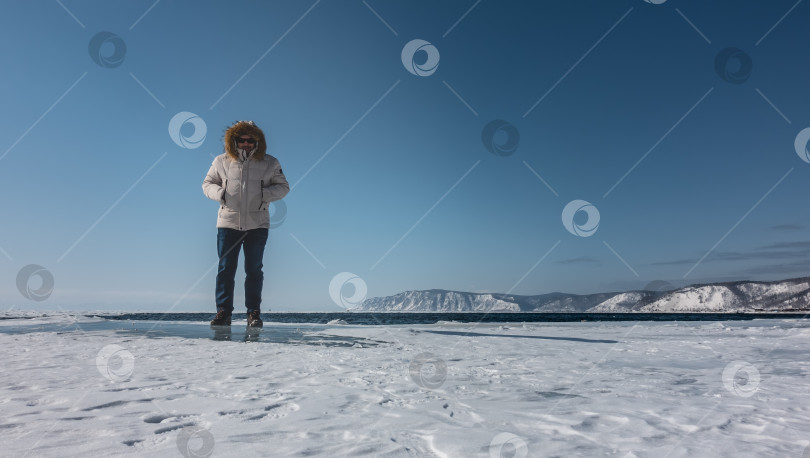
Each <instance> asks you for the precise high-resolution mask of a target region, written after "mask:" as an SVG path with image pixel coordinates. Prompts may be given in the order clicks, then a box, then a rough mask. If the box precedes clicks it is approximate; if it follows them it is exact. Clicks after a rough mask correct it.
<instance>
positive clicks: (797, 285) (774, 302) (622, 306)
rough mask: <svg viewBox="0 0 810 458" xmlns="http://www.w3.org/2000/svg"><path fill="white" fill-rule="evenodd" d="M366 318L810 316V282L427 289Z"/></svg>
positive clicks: (377, 301)
mask: <svg viewBox="0 0 810 458" xmlns="http://www.w3.org/2000/svg"><path fill="white" fill-rule="evenodd" d="M353 310H354V311H366V312H569V313H576V312H589V313H601V312H605V313H624V312H672V313H677V312H715V313H716V312H755V311H768V312H780V311H805V310H806V311H810V277H804V278H794V279H789V280H780V281H773V282H757V281H740V282H727V283H711V284H705V285H692V286H687V287H684V288H679V289H676V290H673V291H664V292H660V291H626V292H615V293H600V294H588V295H579V294H565V293H549V294H540V295H536V296H519V295H514V294H491V293H486V294H484V293H467V292H461V291H446V290H441V289H431V290H426V291H405V292H403V293H399V294H395V295H393V296H386V297H373V298H369V299H366V300H365V301H364V302H363V303H362V304H361V305H360V306H359V307H357V308H355V309H353Z"/></svg>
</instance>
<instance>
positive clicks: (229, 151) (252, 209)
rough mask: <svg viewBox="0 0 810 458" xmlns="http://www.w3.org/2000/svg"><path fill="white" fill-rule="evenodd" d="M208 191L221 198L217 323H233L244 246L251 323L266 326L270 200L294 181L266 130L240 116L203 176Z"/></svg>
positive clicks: (248, 315)
mask: <svg viewBox="0 0 810 458" xmlns="http://www.w3.org/2000/svg"><path fill="white" fill-rule="evenodd" d="M202 187H203V192H204V193H205V195H206V197H208V198H209V199H211V200H215V201H217V202H219V213H218V215H217V254H218V255H219V269H218V270H217V283H216V305H217V316H216V317H215V318H214V319H213V320H212V321H211V325H214V326H230V324H231V314H232V313H233V289H234V277H235V276H236V266H237V263H238V260H239V250H240V248H241V249H243V250H244V252H245V255H244V265H245V307H246V308H247V324H248V326H250V327H259V328H260V327H262V319H261V317H260V313H261V302H262V284H263V282H264V274H263V273H262V256H263V255H264V246H265V244H266V243H267V235H268V229H269V228H270V211H269V206H270V202H273V201H276V200H280V199H282V198H284V196H286V195H287V193H288V192H289V191H290V185H289V184H288V183H287V178H285V177H284V172H282V170H281V164H279V162H278V159H276V158H275V157H273V156H271V155H269V154H267V143H266V142H265V139H264V132H262V130H261V129H259V127H258V126H256V124H254V123H253V121H237V122H236V123H235V124H233V125H232V126H231V127H229V128H228V130H227V131H225V153H223V154H220V155H219V156H217V157H216V158H215V159H214V162H213V164H211V168H210V169H209V170H208V174H207V175H206V176H205V180H204V181H203V185H202Z"/></svg>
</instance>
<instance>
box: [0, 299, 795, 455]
mask: <svg viewBox="0 0 810 458" xmlns="http://www.w3.org/2000/svg"><path fill="white" fill-rule="evenodd" d="M2 318H4V319H2V320H0V348H2V350H0V351H2V358H3V371H2V374H3V376H2V377H3V383H2V384H0V410H1V411H2V413H3V415H2V419H0V440H2V443H3V451H2V454H3V455H6V456H78V455H82V456H87V455H104V456H110V455H112V456H145V455H149V456H167V457H169V456H183V455H185V456H209V455H210V456H389V457H411V456H437V457H472V456H482V457H491V456H494V457H500V456H503V457H512V456H516V457H519V456H618V457H625V456H627V457H634V456H635V457H664V456H670V457H687V456H729V457H731V456H734V457H737V456H780V457H784V456H787V457H797V458H799V457H802V456H803V455H804V454H805V453H807V447H808V445H810V388H808V386H809V384H808V374H809V373H810V363H809V362H808V358H807V355H808V354H810V322H808V321H807V320H800V319H767V320H766V319H757V320H752V321H721V322H666V321H662V322H629V321H628V322H622V321H616V322H585V323H580V322H576V323H527V324H498V323H487V324H473V323H454V322H440V323H436V324H417V325H387V326H379V325H378V326H370V325H365V326H353V325H342V324H289V323H287V324H285V323H276V322H270V321H265V328H264V329H262V330H260V331H249V330H247V328H246V327H245V325H244V321H243V320H242V321H241V322H240V321H236V322H235V323H234V326H232V328H231V329H230V331H229V332H228V331H227V330H221V329H220V330H212V329H210V327H209V326H207V325H206V324H203V323H197V322H195V323H190V322H179V321H173V322H158V321H126V320H106V319H101V318H90V317H86V316H84V315H82V314H50V315H41V316H29V317H16V316H14V315H13V314H12V313H9V314H6V315H5V316H3V317H2Z"/></svg>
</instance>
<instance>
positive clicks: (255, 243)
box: [217, 227, 268, 313]
mask: <svg viewBox="0 0 810 458" xmlns="http://www.w3.org/2000/svg"><path fill="white" fill-rule="evenodd" d="M267 232H268V230H267V229H251V230H249V231H237V230H236V229H226V228H222V227H220V228H218V230H217V254H218V255H219V269H218V270H217V311H218V312H229V313H231V312H233V288H234V277H235V276H236V266H237V264H238V261H239V251H240V248H241V249H242V250H244V252H245V258H244V264H245V307H246V308H247V311H248V312H250V311H253V310H257V311H258V310H261V303H262V284H263V283H264V273H263V272H262V256H263V255H264V246H265V245H266V244H267Z"/></svg>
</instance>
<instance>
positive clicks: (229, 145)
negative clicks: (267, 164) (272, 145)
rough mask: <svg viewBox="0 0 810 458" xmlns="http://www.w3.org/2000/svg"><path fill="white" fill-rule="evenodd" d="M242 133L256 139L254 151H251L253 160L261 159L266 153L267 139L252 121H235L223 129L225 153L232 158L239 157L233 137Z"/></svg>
mask: <svg viewBox="0 0 810 458" xmlns="http://www.w3.org/2000/svg"><path fill="white" fill-rule="evenodd" d="M242 135H250V136H252V137H253V138H255V139H256V140H257V142H256V151H255V152H254V153H253V156H252V159H253V160H254V161H261V160H263V159H264V155H265V154H267V141H265V139H264V132H262V130H261V129H259V127H258V126H257V125H256V124H255V123H254V122H253V121H237V122H235V123H234V124H233V125H232V126H231V127H229V128H228V130H226V131H225V153H226V154H227V155H228V157H230V158H231V159H233V160H238V159H239V153H238V152H237V151H236V142H235V141H234V139H235V138H236V137H240V136H242Z"/></svg>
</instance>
